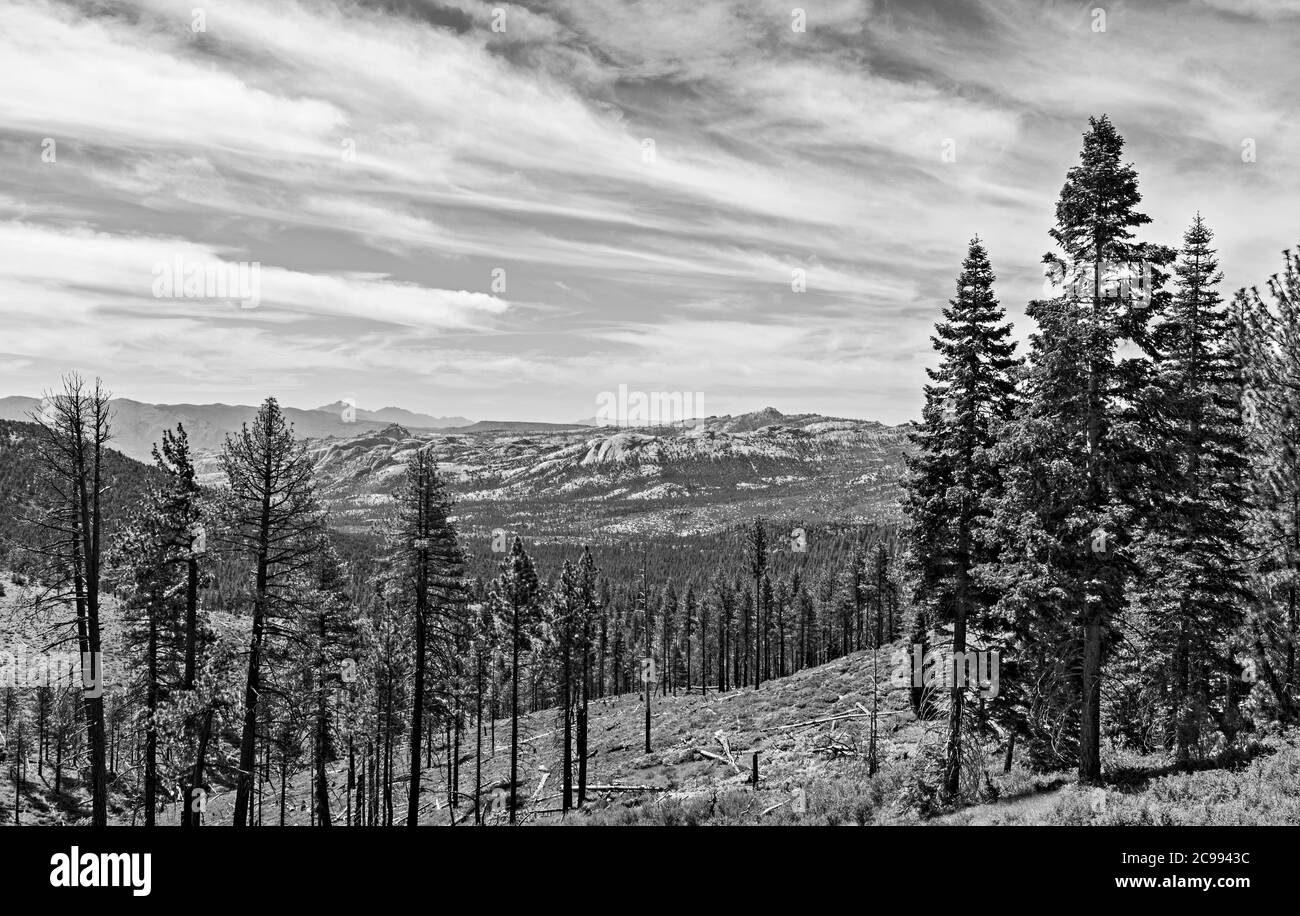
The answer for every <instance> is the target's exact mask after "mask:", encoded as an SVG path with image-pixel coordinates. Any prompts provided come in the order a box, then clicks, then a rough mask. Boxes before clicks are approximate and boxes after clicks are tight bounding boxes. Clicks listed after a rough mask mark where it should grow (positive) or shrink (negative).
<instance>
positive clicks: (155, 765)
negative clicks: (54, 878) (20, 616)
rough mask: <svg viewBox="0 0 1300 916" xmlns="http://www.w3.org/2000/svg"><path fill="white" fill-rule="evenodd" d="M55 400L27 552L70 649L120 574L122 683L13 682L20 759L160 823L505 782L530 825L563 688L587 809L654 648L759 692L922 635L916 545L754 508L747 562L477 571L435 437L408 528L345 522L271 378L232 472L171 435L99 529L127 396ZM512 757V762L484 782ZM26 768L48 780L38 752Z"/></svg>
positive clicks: (385, 813) (666, 662)
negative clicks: (913, 604) (910, 593)
mask: <svg viewBox="0 0 1300 916" xmlns="http://www.w3.org/2000/svg"><path fill="white" fill-rule="evenodd" d="M47 403H49V404H53V405H54V407H53V408H47V409H46V410H45V411H44V412H43V413H42V414H41V415H40V416H38V417H35V418H34V419H36V421H37V424H38V427H39V433H38V435H39V437H40V439H41V451H40V454H41V455H42V456H43V457H42V461H43V462H44V464H43V467H44V468H45V470H46V473H45V476H44V477H43V478H42V483H41V487H40V488H38V489H39V492H38V493H36V494H35V495H36V497H37V499H36V503H37V505H38V506H39V507H40V511H39V512H36V513H34V514H33V516H32V518H31V519H30V520H29V522H30V523H31V524H32V526H33V531H34V532H35V533H37V534H42V535H43V536H41V537H34V538H29V539H27V540H28V544H29V545H32V546H30V547H29V550H28V554H29V555H28V556H27V558H26V561H25V569H26V570H27V571H28V572H27V574H28V575H29V576H30V578H31V579H32V580H33V582H35V583H37V584H38V585H39V590H38V592H37V594H39V596H40V599H39V600H40V603H41V606H42V607H44V608H46V609H47V610H48V609H49V608H55V609H60V608H62V609H64V610H63V612H62V613H58V612H56V613H55V614H53V616H48V617H47V618H42V619H49V620H50V621H52V623H51V629H50V631H49V633H48V634H47V637H48V638H47V639H46V640H45V642H46V645H47V646H53V645H56V644H57V643H58V642H59V640H61V639H66V638H73V639H76V640H77V641H78V642H77V644H78V645H79V646H85V647H86V649H87V652H91V651H93V650H91V648H90V647H91V646H100V645H101V643H103V642H104V636H103V634H102V632H100V631H102V629H103V626H104V622H103V619H102V616H101V615H100V614H99V607H100V605H101V604H102V601H101V600H100V599H99V595H100V594H110V593H111V594H112V595H113V596H114V598H115V601H116V608H117V612H116V614H115V615H112V621H111V628H112V632H111V633H109V635H108V642H107V646H106V651H104V657H105V659H106V662H107V664H106V667H107V669H108V673H109V684H108V685H107V689H106V690H105V691H104V693H103V694H102V696H94V697H92V696H91V693H90V692H85V691H82V690H76V689H70V688H64V689H57V688H53V689H42V690H40V691H36V692H34V693H33V694H32V695H31V696H30V697H29V696H28V695H27V694H26V693H24V692H22V691H17V690H14V689H12V688H10V689H8V690H6V692H5V696H4V714H5V734H6V736H8V740H9V743H10V745H11V747H10V751H11V752H12V754H13V757H12V758H11V759H15V760H18V761H24V762H25V761H26V760H27V758H28V757H29V756H31V751H32V749H33V748H35V749H36V753H37V769H38V772H41V773H43V772H44V768H45V767H48V766H53V767H54V769H55V780H56V783H58V784H59V786H60V788H64V787H65V786H67V787H71V785H72V784H73V783H74V782H75V783H76V784H77V785H78V787H79V788H82V789H88V790H89V793H90V796H91V801H92V804H91V814H92V817H102V818H106V817H107V811H108V805H109V804H110V801H109V798H110V793H111V794H112V796H113V802H112V803H113V804H114V805H115V806H124V807H123V808H121V815H122V816H124V817H128V818H129V820H130V821H131V822H133V823H144V824H153V823H155V822H158V823H163V822H166V823H180V824H182V825H184V826H197V825H200V824H203V823H227V824H233V825H237V826H257V825H265V824H284V823H286V822H287V821H288V820H289V819H290V813H291V812H290V808H291V805H297V806H298V810H299V811H302V810H304V809H305V810H306V812H307V818H308V820H309V821H310V822H311V823H312V824H314V825H319V826H335V825H371V824H374V825H401V824H408V825H414V824H416V823H420V822H429V821H430V820H434V819H437V818H438V817H440V816H438V815H433V814H431V813H430V812H431V811H444V812H447V813H446V815H445V819H446V822H447V823H463V822H466V821H470V820H471V819H472V821H473V822H479V823H481V822H483V821H484V819H485V816H486V814H487V799H488V798H489V796H491V795H493V794H494V793H495V792H496V791H497V790H498V789H506V790H507V794H508V796H509V802H508V803H507V806H506V807H507V811H508V813H509V817H510V819H511V820H513V819H514V817H515V814H516V812H517V810H518V808H519V802H520V799H519V795H518V793H519V790H520V786H521V785H522V781H523V778H524V776H523V774H521V773H520V772H519V769H518V749H519V746H520V741H521V740H522V738H524V737H528V736H522V737H521V736H520V735H519V732H518V722H519V717H520V716H521V715H523V714H527V713H529V712H536V711H538V710H542V709H554V710H555V715H556V729H555V733H554V734H555V737H554V738H553V739H551V740H552V742H553V746H554V750H555V752H556V755H557V757H558V758H559V759H560V761H561V773H560V775H559V778H558V780H557V783H556V785H557V788H558V789H559V792H560V795H561V802H560V806H561V808H562V809H563V810H569V809H570V808H572V807H573V806H575V805H580V804H582V803H583V802H584V801H585V800H586V796H587V787H588V785H589V782H590V779H589V770H588V766H589V764H588V761H589V759H590V754H589V749H588V748H589V737H588V732H587V723H588V709H589V706H590V704H591V702H592V701H593V700H596V699H599V698H602V697H608V696H611V695H617V694H623V693H630V692H636V691H640V690H643V689H644V686H645V685H644V682H643V680H642V671H643V666H642V661H643V659H644V658H645V657H647V656H649V657H651V658H653V659H654V667H655V672H656V673H655V678H654V680H653V682H652V683H651V685H650V686H651V689H652V691H653V692H655V693H657V694H680V693H684V692H694V691H700V692H707V691H709V690H715V691H716V690H734V689H739V688H743V687H752V686H756V685H758V684H761V683H762V682H764V681H766V680H769V679H772V678H779V677H782V676H785V675H788V674H790V673H792V672H794V671H797V670H800V669H802V668H805V667H808V666H811V665H817V664H821V663H824V662H826V661H828V660H830V659H833V658H836V657H838V656H840V655H843V654H845V653H847V652H852V651H856V650H859V649H864V648H868V647H872V646H875V645H879V644H883V643H884V642H888V641H890V640H892V639H894V638H896V637H897V636H898V635H899V633H900V632H901V631H902V628H903V619H904V615H905V608H904V605H903V601H902V598H903V596H902V592H901V589H900V588H899V587H898V585H897V582H896V577H895V571H894V566H895V561H894V557H895V552H896V545H895V542H894V541H893V539H892V537H891V536H890V533H889V532H888V530H886V529H879V528H876V527H873V526H861V527H860V528H858V529H856V531H855V529H853V528H851V527H845V526H839V527H836V528H833V529H809V530H806V531H805V530H804V529H797V532H791V531H790V529H789V527H788V526H785V525H781V526H778V525H776V524H774V523H771V522H768V521H765V520H763V519H756V520H755V521H754V522H753V523H752V524H750V525H747V526H744V527H743V529H737V530H735V531H734V532H733V534H734V537H733V538H732V541H733V543H734V545H735V548H734V550H733V551H732V552H731V554H730V555H729V556H728V557H727V562H721V561H718V562H716V563H715V564H713V565H711V564H710V563H705V562H696V563H684V564H681V569H677V570H676V573H677V574H674V571H675V568H674V566H673V564H672V562H671V560H672V558H673V555H674V554H675V553H677V551H678V550H679V549H680V548H674V549H672V550H667V551H665V550H663V549H662V548H660V547H657V546H656V547H655V549H654V550H651V549H650V546H649V545H639V546H636V547H633V546H629V547H628V548H627V549H626V552H627V554H628V555H629V556H630V558H631V560H634V561H636V562H634V563H633V562H628V563H627V564H626V566H627V568H628V569H635V570H636V574H635V575H626V576H625V577H623V578H622V579H621V580H620V579H617V578H611V577H610V576H609V575H608V574H606V573H605V572H604V571H602V570H601V569H600V568H599V565H598V563H597V560H596V553H595V552H593V551H592V550H590V549H586V548H574V549H573V550H572V551H570V552H568V553H561V554H556V553H555V551H554V549H553V546H552V545H546V544H540V545H539V546H540V547H541V548H542V550H541V552H542V553H544V554H546V555H548V556H551V557H555V558H557V559H558V562H557V563H556V564H555V566H554V567H553V568H550V569H546V570H543V569H540V568H539V565H538V564H537V563H536V562H535V560H534V558H533V557H532V556H531V555H530V548H529V547H526V546H525V543H524V541H523V540H521V539H519V538H516V539H514V540H513V541H512V542H511V543H510V544H509V547H508V550H507V551H506V553H505V554H504V557H498V558H496V562H495V567H496V568H495V575H493V576H491V577H478V578H470V577H469V576H468V574H467V569H468V563H469V559H470V558H469V555H468V551H467V550H466V548H465V545H464V544H463V542H462V538H461V536H460V534H459V532H458V530H457V527H456V524H455V521H454V516H453V507H452V501H451V498H450V496H449V494H448V491H447V489H446V486H445V484H444V482H443V480H442V479H441V477H440V476H439V473H438V469H437V467H436V465H435V463H434V461H433V459H432V456H431V453H430V452H428V451H421V452H417V453H415V454H413V455H412V456H410V458H409V461H408V463H407V466H406V467H405V469H404V472H405V473H404V485H403V486H402V487H401V488H400V489H399V495H398V498H397V500H396V506H395V511H394V513H393V516H392V521H391V522H390V523H389V524H388V525H387V527H386V528H385V529H384V530H382V531H379V532H376V533H375V535H374V536H371V537H367V538H365V539H363V540H362V541H360V542H358V541H356V540H349V539H346V538H343V539H340V538H339V537H338V536H337V535H336V534H335V533H334V532H332V531H331V529H330V527H329V524H328V518H327V515H326V513H325V511H324V509H323V507H322V505H321V504H320V502H319V501H318V500H317V498H316V494H315V489H316V483H315V469H314V467H313V465H312V463H311V461H310V460H309V458H308V455H307V452H306V450H305V448H304V446H303V444H302V443H301V442H299V441H296V440H295V438H294V435H293V431H292V428H291V427H290V426H289V424H288V423H287V422H286V420H285V418H284V416H283V414H282V413H281V411H280V408H279V405H278V404H277V403H276V401H275V400H274V399H273V398H271V399H268V400H267V401H266V402H265V404H263V405H262V407H261V409H260V410H259V412H258V415H257V417H256V419H255V420H254V421H253V422H251V423H250V424H248V425H247V426H245V428H244V429H243V430H242V431H241V432H240V433H239V434H237V435H232V436H230V437H228V438H227V441H226V444H225V447H224V448H223V450H222V452H221V454H220V455H219V456H218V461H217V462H216V466H217V467H219V469H220V477H221V480H220V483H217V484H215V485H210V486H203V485H201V484H200V482H199V474H198V471H197V469H196V462H195V458H194V456H193V455H192V454H191V452H190V448H189V441H188V437H187V435H186V432H185V430H184V428H183V427H178V428H177V429H176V430H174V431H173V430H168V431H166V432H165V434H164V436H163V438H162V441H161V442H160V443H159V444H158V446H157V448H155V452H154V467H153V468H152V469H151V470H150V472H149V478H148V484H147V486H145V487H144V488H143V493H142V494H141V495H140V496H139V498H137V499H134V500H133V501H132V503H131V504H130V505H129V506H121V507H117V506H115V507H114V508H115V512H116V517H114V518H113V519H107V518H106V519H104V520H103V522H101V521H99V516H100V515H102V512H100V511H99V510H97V509H96V506H97V505H102V504H103V503H102V501H101V502H99V503H97V498H99V497H103V496H104V495H105V494H106V493H107V492H109V490H110V489H111V488H110V487H109V486H108V483H107V478H105V477H104V476H103V474H102V473H101V472H100V471H98V470H97V469H98V467H99V464H100V463H102V462H103V461H104V460H105V454H106V452H105V443H107V442H108V441H109V437H110V435H111V430H110V428H109V418H108V415H107V396H106V395H104V394H103V393H102V392H101V391H100V390H99V389H98V386H96V388H95V389H93V390H87V386H86V385H85V383H83V382H82V381H81V380H80V379H79V378H77V377H69V378H68V379H67V380H66V384H65V390H64V391H62V392H60V393H59V394H57V395H55V396H52V397H50V398H48V399H47ZM208 479H211V478H208ZM83 509H84V514H83ZM110 522H111V526H110V527H109V528H108V529H105V525H107V524H109V523H110ZM97 529H98V530H99V531H101V532H102V531H103V530H110V531H111V536H110V537H107V538H106V537H104V536H103V535H102V534H100V535H98V539H96V537H97V536H96V535H95V531H96V530H97ZM83 531H89V532H91V536H90V537H89V538H86V537H82V532H83ZM613 551H614V548H612V547H610V546H609V545H605V546H604V547H603V548H602V549H601V551H600V555H602V556H606V557H608V556H611V555H612V552H613ZM702 553H703V552H702V551H701V554H702ZM652 555H653V558H654V559H655V562H654V563H653V564H652V563H651V562H650V560H651V558H652ZM665 558H667V562H665ZM701 558H702V557H697V558H696V559H697V560H698V559H701ZM94 583H102V585H94ZM92 598H93V600H92ZM97 628H98V629H97ZM87 664H89V662H87ZM97 709H98V710H99V711H97ZM73 715H79V716H81V717H82V718H84V719H85V720H86V722H87V723H88V724H87V726H84V727H82V728H77V727H76V726H75V723H74V722H73V721H72V718H71V717H72V716H73ZM499 723H506V727H508V729H509V730H508V732H506V731H505V730H504V728H503V734H501V735H498V734H497V727H498V724H499ZM498 754H508V755H509V759H510V763H511V772H512V777H511V778H510V779H509V780H507V781H506V783H505V785H501V784H499V783H493V784H492V785H486V784H484V783H483V778H484V777H483V773H484V761H485V759H486V758H491V757H495V756H497V755H498ZM471 761H472V764H473V769H472V772H470V771H469V769H470V768H469V766H468V764H469V763H470V762H471ZM84 766H88V769H89V771H90V772H89V774H88V778H85V779H76V780H74V779H73V778H72V774H74V773H80V771H81V769H82V768H83V767H84ZM462 767H464V769H465V770H466V772H464V773H463V772H462ZM11 775H12V777H13V778H14V779H15V780H16V781H17V782H18V783H19V784H21V783H23V782H24V781H27V782H28V783H30V774H28V773H26V772H25V771H24V770H23V769H22V765H21V764H20V765H19V767H18V769H17V770H16V771H14V772H13V773H11ZM295 786H297V788H296V789H295ZM295 798H298V799H304V798H305V799H308V801H306V802H303V801H301V800H300V801H296V802H295V800H294V799H295ZM74 808H75V806H74ZM101 812H102V813H101ZM69 813H70V814H75V815H77V816H80V814H81V812H80V811H77V810H72V811H69ZM15 815H17V812H15Z"/></svg>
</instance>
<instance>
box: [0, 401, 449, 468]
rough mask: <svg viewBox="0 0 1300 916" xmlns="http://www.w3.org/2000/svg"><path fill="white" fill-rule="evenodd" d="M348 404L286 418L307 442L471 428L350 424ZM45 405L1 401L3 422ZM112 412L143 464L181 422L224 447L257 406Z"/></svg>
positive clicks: (399, 416) (426, 422)
mask: <svg viewBox="0 0 1300 916" xmlns="http://www.w3.org/2000/svg"><path fill="white" fill-rule="evenodd" d="M282 406H283V405H282ZM345 406H346V405H345V404H344V403H343V402H341V401H340V402H338V403H335V404H326V405H325V406H324V407H318V408H316V409H315V410H302V409H299V408H296V407H284V408H283V409H284V414H285V417H286V418H287V419H288V420H289V421H290V422H291V423H293V427H294V432H295V433H297V435H298V436H299V437H300V438H303V439H319V438H324V437H326V436H345V437H349V438H351V437H353V436H356V435H357V434H358V433H363V432H365V431H366V430H374V429H382V428H384V427H385V426H388V425H389V424H391V423H400V424H402V425H403V426H405V427H407V428H410V429H417V430H435V429H447V428H452V427H464V426H469V425H470V421H469V420H467V419H466V418H465V417H431V416H429V415H427V414H420V413H413V412H411V411H409V410H403V409H401V408H399V407H385V408H384V409H383V410H375V411H370V410H361V409H357V410H356V411H355V418H354V419H352V421H351V422H345V420H344V410H343V408H344V407H345ZM39 407H40V399H39V398H29V397H21V396H15V397H6V398H0V420H19V421H22V420H29V419H31V416H32V414H33V413H35V412H36V411H37V410H38V409H39ZM112 408H113V413H112V431H113V439H112V442H111V445H112V447H113V448H115V449H117V450H118V451H120V452H122V453H123V454H125V455H129V456H130V457H132V458H135V459H138V460H140V461H150V460H151V453H152V449H153V444H154V443H155V442H157V441H159V440H160V439H161V438H162V431H163V430H164V429H175V428H176V424H177V423H183V424H185V431H186V433H187V434H188V435H189V438H190V444H191V446H192V447H193V448H194V449H195V450H196V451H206V450H215V449H218V448H220V447H221V444H222V442H224V441H225V438H226V434H227V433H234V432H238V431H239V429H240V427H241V426H243V424H244V423H247V422H250V421H251V420H252V419H253V418H254V417H255V416H257V407H253V406H248V405H238V404H237V405H229V404H144V403H141V402H140V401H132V400H130V399H129V398H114V399H113V401H112Z"/></svg>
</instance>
